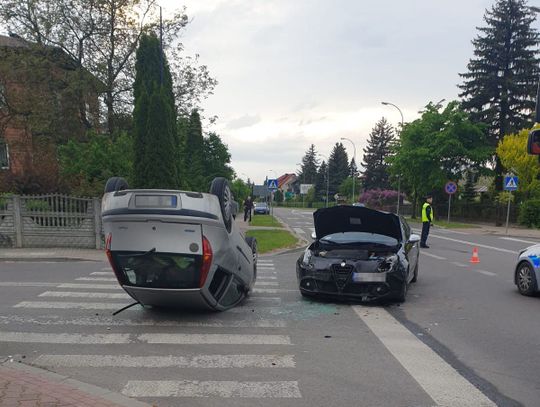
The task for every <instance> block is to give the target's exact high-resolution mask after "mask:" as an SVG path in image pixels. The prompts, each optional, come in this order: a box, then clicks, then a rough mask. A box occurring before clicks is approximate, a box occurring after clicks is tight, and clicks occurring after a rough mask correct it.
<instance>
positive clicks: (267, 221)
mask: <svg viewBox="0 0 540 407" xmlns="http://www.w3.org/2000/svg"><path fill="white" fill-rule="evenodd" d="M249 224H250V226H273V227H276V228H282V227H283V225H282V224H281V223H279V222H278V221H277V219H276V218H274V217H273V216H272V215H253V216H252V217H251V222H250V223H249Z"/></svg>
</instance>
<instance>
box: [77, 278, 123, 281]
mask: <svg viewBox="0 0 540 407" xmlns="http://www.w3.org/2000/svg"><path fill="white" fill-rule="evenodd" d="M75 280H77V281H103V282H105V281H118V280H117V279H116V278H114V277H111V278H107V277H79V278H76V279H75Z"/></svg>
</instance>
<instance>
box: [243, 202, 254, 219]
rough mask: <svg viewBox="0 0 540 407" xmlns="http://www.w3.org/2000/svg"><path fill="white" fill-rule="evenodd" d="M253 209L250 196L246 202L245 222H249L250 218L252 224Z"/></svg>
mask: <svg viewBox="0 0 540 407" xmlns="http://www.w3.org/2000/svg"><path fill="white" fill-rule="evenodd" d="M251 209H253V200H252V199H251V196H248V197H247V198H246V200H245V201H244V222H247V220H248V218H249V221H250V222H251Z"/></svg>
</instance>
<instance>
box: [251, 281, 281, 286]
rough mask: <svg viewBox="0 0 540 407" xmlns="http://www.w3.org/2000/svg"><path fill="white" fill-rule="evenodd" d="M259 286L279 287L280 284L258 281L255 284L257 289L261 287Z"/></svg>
mask: <svg viewBox="0 0 540 407" xmlns="http://www.w3.org/2000/svg"><path fill="white" fill-rule="evenodd" d="M259 286H267V287H277V286H279V283H278V282H276V281H257V282H256V283H255V287H259Z"/></svg>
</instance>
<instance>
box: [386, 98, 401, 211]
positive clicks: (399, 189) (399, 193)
mask: <svg viewBox="0 0 540 407" xmlns="http://www.w3.org/2000/svg"><path fill="white" fill-rule="evenodd" d="M381 104H383V105H385V106H394V107H395V108H396V109H397V110H398V111H399V114H400V115H401V130H400V131H399V134H400V138H401V132H402V131H403V124H404V120H403V112H402V111H401V109H400V108H399V107H397V106H396V105H395V104H393V103H390V102H381ZM397 185H398V187H397V188H398V190H397V193H398V196H397V209H396V214H397V215H398V216H399V204H400V201H401V174H398V184H397Z"/></svg>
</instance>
